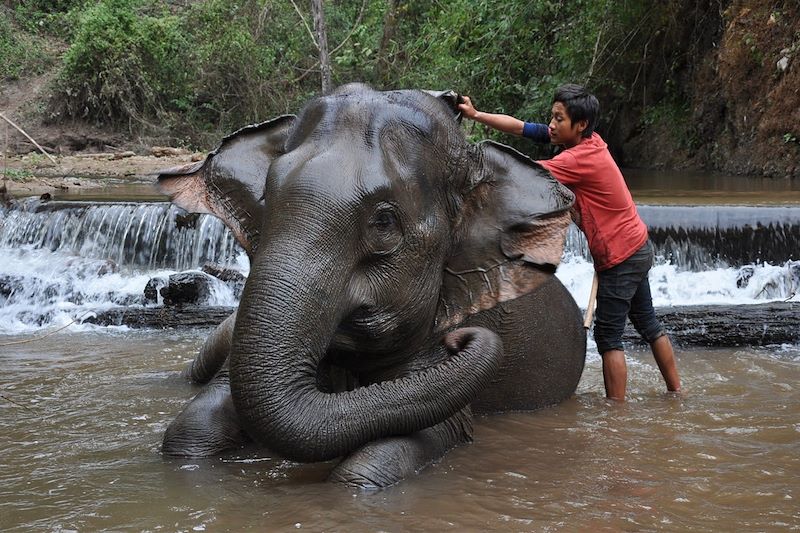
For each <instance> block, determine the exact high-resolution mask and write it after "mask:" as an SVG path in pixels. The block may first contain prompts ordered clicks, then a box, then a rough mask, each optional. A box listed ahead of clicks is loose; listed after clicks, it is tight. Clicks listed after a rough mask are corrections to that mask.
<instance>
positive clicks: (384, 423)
mask: <svg viewBox="0 0 800 533" xmlns="http://www.w3.org/2000/svg"><path fill="white" fill-rule="evenodd" d="M459 98H460V97H459V96H458V95H457V94H456V93H454V92H452V91H445V92H433V91H422V90H394V91H377V90H374V89H372V88H370V87H369V86H367V85H362V84H348V85H344V86H342V87H339V88H338V89H336V90H334V91H333V92H331V93H329V94H327V95H323V96H318V97H315V98H313V99H311V100H310V101H308V102H307V103H306V104H305V105H304V107H303V108H302V110H301V111H300V112H299V113H298V114H297V115H285V116H280V117H278V118H275V119H272V120H269V121H266V122H262V123H260V124H256V125H251V126H247V127H244V128H242V129H240V130H238V131H236V132H235V133H233V134H231V135H229V136H227V137H225V138H224V139H223V141H222V143H221V144H220V146H219V148H217V149H216V150H215V151H214V152H211V153H210V154H209V155H208V157H207V158H206V159H205V160H204V161H199V162H196V163H193V164H189V165H185V166H183V167H179V168H173V169H167V170H165V171H162V172H161V174H160V175H159V176H158V186H159V188H160V190H161V191H162V192H163V193H164V194H166V195H168V196H169V197H170V199H171V201H172V202H173V203H174V204H176V205H177V206H180V207H182V208H184V209H186V210H187V211H190V212H196V213H210V214H212V215H214V216H217V217H219V218H220V219H221V220H222V221H223V222H224V223H225V224H226V225H227V227H228V228H229V229H230V230H231V231H232V232H233V235H234V236H235V237H236V239H237V241H238V242H239V243H240V244H241V245H242V247H243V248H244V250H245V251H246V252H247V254H248V256H249V258H250V269H251V270H250V273H249V276H248V278H247V281H246V283H245V287H244V289H243V293H242V297H241V300H240V303H239V307H238V309H237V311H236V313H234V314H233V315H232V316H231V317H230V318H228V319H227V320H225V322H223V323H222V324H221V325H220V326H219V327H218V328H217V329H216V330H215V331H214V332H213V333H212V335H211V336H210V337H209V339H208V340H207V341H206V343H205V345H204V346H203V348H202V349H201V350H200V353H199V355H198V356H197V359H196V360H195V361H194V363H193V364H192V366H191V369H190V375H191V378H192V380H194V381H196V382H199V383H206V385H205V388H203V389H202V390H201V391H200V392H199V393H198V395H197V396H196V397H195V398H194V399H193V400H192V401H191V402H190V403H189V404H188V405H187V407H186V408H185V409H184V411H183V412H182V413H181V414H179V415H178V417H177V418H176V419H175V420H174V421H173V422H172V423H171V424H170V425H169V427H168V429H167V431H166V433H165V436H164V440H163V444H162V453H163V454H165V455H167V456H212V455H215V454H218V453H221V452H223V451H225V450H229V449H232V448H236V447H241V446H242V445H244V444H245V443H248V442H254V443H255V444H256V445H258V446H261V447H264V448H266V449H267V450H269V451H270V452H272V453H275V454H278V455H279V456H281V457H283V458H286V459H288V460H290V461H296V462H321V461H332V460H334V459H336V460H337V461H338V462H337V463H336V464H335V465H334V466H332V469H331V472H330V474H329V476H328V480H329V481H332V482H336V483H341V484H344V485H346V486H353V487H360V488H364V489H373V488H383V487H388V486H391V485H393V484H395V483H398V482H399V481H401V480H403V479H405V478H407V477H408V476H410V475H414V474H416V473H418V472H419V471H421V470H422V469H423V468H425V467H427V466H429V465H430V464H431V463H432V462H434V461H437V460H439V459H440V458H442V457H443V456H444V454H445V453H446V452H447V451H448V450H450V449H451V448H453V447H455V446H458V445H462V444H465V443H469V442H471V441H472V434H473V417H474V416H479V415H480V416H482V415H487V414H491V413H499V412H508V411H522V410H533V409H538V408H541V407H544V406H550V405H554V404H557V403H559V402H561V401H563V400H564V399H566V398H568V397H569V396H571V395H572V394H573V393H574V392H575V390H576V387H577V384H578V381H579V379H580V376H581V373H582V371H583V366H584V362H585V356H586V333H585V330H584V328H583V324H582V317H581V314H580V311H579V309H578V306H577V305H576V303H575V301H574V299H573V298H572V296H571V295H570V293H569V292H568V291H567V290H566V288H565V287H564V286H563V285H562V284H561V283H560V281H559V280H558V278H557V277H556V276H555V269H556V266H557V265H558V263H559V262H560V260H561V256H562V253H563V249H564V243H565V238H566V231H567V228H568V226H569V224H570V223H571V208H572V207H573V203H574V196H573V194H572V193H571V192H570V191H569V190H568V189H567V188H565V187H564V186H563V185H561V184H559V183H558V182H557V181H556V180H555V179H554V178H553V177H552V176H551V175H550V174H549V173H548V172H547V171H546V170H545V169H544V168H543V167H542V166H540V165H539V164H538V163H536V162H535V161H532V160H531V159H530V158H528V157H527V156H525V155H523V154H521V153H519V152H517V151H516V150H514V149H512V148H510V147H508V146H505V145H502V144H500V143H496V142H493V141H481V142H477V143H473V142H471V141H469V140H468V139H467V137H466V135H465V133H464V131H463V129H462V127H461V125H460V115H459V113H458V108H457V103H458V101H459Z"/></svg>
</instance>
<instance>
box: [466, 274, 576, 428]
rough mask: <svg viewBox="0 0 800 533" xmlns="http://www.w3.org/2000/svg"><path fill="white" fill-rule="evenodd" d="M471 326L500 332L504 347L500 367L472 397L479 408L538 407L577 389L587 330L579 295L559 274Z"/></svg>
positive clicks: (486, 410)
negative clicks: (480, 390) (478, 392)
mask: <svg viewBox="0 0 800 533" xmlns="http://www.w3.org/2000/svg"><path fill="white" fill-rule="evenodd" d="M466 325H475V326H483V327H486V328H488V329H490V330H492V331H494V332H496V333H497V334H498V335H500V338H501V339H502V340H503V348H504V351H505V357H504V361H503V365H502V368H501V370H500V372H499V373H498V374H497V376H496V377H495V379H493V380H492V382H491V383H490V384H489V385H488V386H487V387H486V389H484V390H483V392H482V393H481V394H480V396H479V397H478V399H477V400H476V401H475V402H473V404H472V408H473V411H474V412H476V413H495V412H502V411H519V410H531V409H539V408H541V407H546V406H548V405H553V404H556V403H558V402H561V401H562V400H564V399H566V398H568V397H569V396H571V395H572V394H573V393H574V392H575V389H576V388H577V386H578V381H579V380H580V377H581V373H582V372H583V366H584V362H585V358H586V331H585V330H584V328H583V320H582V317H581V313H580V310H579V309H578V306H577V304H576V303H575V300H574V299H573V298H572V295H571V294H570V293H569V291H567V289H566V288H565V287H564V285H563V284H562V283H561V282H560V281H559V279H558V278H557V277H556V276H554V275H550V276H548V279H547V280H546V281H545V282H544V283H542V284H541V285H540V286H539V287H537V289H536V290H534V291H533V292H531V293H529V294H526V295H525V296H522V297H520V298H517V299H515V300H511V301H508V302H503V303H501V304H499V305H498V306H497V307H495V308H493V309H489V310H487V311H483V312H481V313H479V314H477V315H475V316H473V317H471V318H470V319H469V320H467V321H466Z"/></svg>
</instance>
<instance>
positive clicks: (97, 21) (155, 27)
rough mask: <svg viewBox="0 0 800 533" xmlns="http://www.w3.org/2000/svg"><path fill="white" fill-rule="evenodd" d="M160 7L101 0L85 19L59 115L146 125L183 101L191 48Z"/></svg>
mask: <svg viewBox="0 0 800 533" xmlns="http://www.w3.org/2000/svg"><path fill="white" fill-rule="evenodd" d="M156 4H157V3H156V2H146V1H142V0H101V1H100V2H98V3H97V4H96V5H94V6H92V7H89V8H88V9H86V10H85V11H84V12H82V13H81V15H80V17H79V19H78V20H79V21H78V26H77V28H76V29H75V37H74V40H73V42H72V45H71V46H70V48H69V50H68V51H67V54H66V56H65V57H64V67H63V69H62V71H61V75H60V77H59V80H58V83H57V89H58V93H59V96H58V98H57V102H58V108H60V109H59V111H60V112H62V113H63V114H64V115H66V116H68V117H72V118H86V119H90V120H93V121H95V122H98V123H112V124H113V123H131V121H140V122H144V120H145V118H149V117H159V116H160V115H162V114H163V113H164V111H165V107H164V104H165V102H171V101H177V100H180V99H181V98H184V97H185V94H186V91H187V80H188V78H189V73H188V72H187V69H186V61H185V60H184V57H185V56H183V55H182V54H185V53H186V51H187V49H188V48H189V44H188V43H187V42H186V41H185V40H184V37H183V35H182V33H181V31H180V26H179V19H178V18H177V17H175V16H172V15H170V14H169V13H166V12H159V11H158V9H159V8H157V7H156ZM148 9H152V10H155V13H156V15H157V16H156V15H153V14H151V13H150V12H148Z"/></svg>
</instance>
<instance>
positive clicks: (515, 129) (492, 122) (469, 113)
mask: <svg viewBox="0 0 800 533" xmlns="http://www.w3.org/2000/svg"><path fill="white" fill-rule="evenodd" d="M462 98H463V99H464V102H463V103H461V104H458V109H459V110H460V111H461V114H462V115H463V116H464V117H466V118H469V119H472V120H474V121H475V122H480V123H481V124H485V125H487V126H489V127H490V128H494V129H496V130H500V131H502V132H504V133H510V134H512V135H522V130H523V128H524V126H525V123H524V122H522V121H521V120H520V119H518V118H514V117H512V116H511V115H501V114H499V113H484V112H482V111H478V110H477V109H475V106H474V105H472V100H470V98H469V96H463V97H462Z"/></svg>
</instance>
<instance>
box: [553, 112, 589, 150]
mask: <svg viewBox="0 0 800 533" xmlns="http://www.w3.org/2000/svg"><path fill="white" fill-rule="evenodd" d="M551 117H552V118H551V119H550V124H549V125H548V128H549V129H550V142H551V143H553V144H563V145H564V146H565V147H566V148H572V147H573V146H575V145H577V144H578V143H580V142H581V139H582V137H581V135H582V134H583V131H584V130H585V129H586V127H587V126H588V125H589V123H588V122H587V121H586V120H579V121H578V122H576V123H574V124H573V123H572V120H571V119H570V118H569V113H567V107H566V106H565V105H564V104H563V103H561V102H555V103H553V109H552V110H551Z"/></svg>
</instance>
